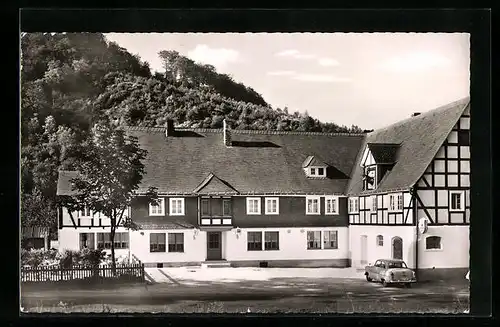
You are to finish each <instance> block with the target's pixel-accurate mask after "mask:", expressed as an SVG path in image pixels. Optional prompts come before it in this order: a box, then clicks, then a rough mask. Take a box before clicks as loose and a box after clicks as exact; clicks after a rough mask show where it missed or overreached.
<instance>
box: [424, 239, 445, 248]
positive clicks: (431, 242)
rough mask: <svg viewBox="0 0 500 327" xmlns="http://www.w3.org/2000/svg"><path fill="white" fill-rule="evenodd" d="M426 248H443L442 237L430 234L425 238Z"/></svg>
mask: <svg viewBox="0 0 500 327" xmlns="http://www.w3.org/2000/svg"><path fill="white" fill-rule="evenodd" d="M425 249H426V250H441V249H442V247H441V237H439V236H428V237H426V239H425Z"/></svg>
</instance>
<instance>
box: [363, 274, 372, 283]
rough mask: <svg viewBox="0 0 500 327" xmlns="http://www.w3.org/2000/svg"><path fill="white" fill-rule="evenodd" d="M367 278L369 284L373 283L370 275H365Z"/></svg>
mask: <svg viewBox="0 0 500 327" xmlns="http://www.w3.org/2000/svg"><path fill="white" fill-rule="evenodd" d="M365 277H366V280H367V281H369V282H371V281H372V280H373V279H372V278H371V277H370V276H369V275H368V274H365Z"/></svg>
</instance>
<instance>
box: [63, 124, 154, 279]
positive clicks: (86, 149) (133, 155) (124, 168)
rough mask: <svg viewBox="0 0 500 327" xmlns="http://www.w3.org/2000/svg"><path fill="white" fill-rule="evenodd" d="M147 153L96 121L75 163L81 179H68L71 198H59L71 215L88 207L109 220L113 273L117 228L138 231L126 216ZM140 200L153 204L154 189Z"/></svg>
mask: <svg viewBox="0 0 500 327" xmlns="http://www.w3.org/2000/svg"><path fill="white" fill-rule="evenodd" d="M146 155H147V152H146V150H143V149H141V148H140V147H139V144H138V141H137V139H136V138H135V137H132V136H128V135H126V133H125V131H124V130H123V129H121V128H119V127H116V126H114V125H113V124H112V123H111V122H110V121H109V120H108V119H106V118H103V119H101V120H100V121H98V122H97V123H96V124H95V125H94V126H93V127H92V130H91V132H90V136H89V138H88V140H87V142H85V143H84V144H83V145H82V146H81V148H80V156H81V158H82V160H81V161H80V162H79V164H78V170H77V171H78V172H79V174H80V177H77V178H74V179H72V180H71V182H72V183H73V191H74V195H72V196H66V197H62V198H61V204H62V205H64V206H65V207H66V208H68V210H69V211H70V212H75V211H79V210H83V209H84V208H88V209H89V210H91V211H92V212H100V213H102V214H103V215H104V216H106V217H108V218H109V219H110V221H111V230H110V238H111V262H112V263H111V264H112V270H113V273H115V272H116V262H115V247H114V238H115V233H116V229H117V228H118V227H119V226H124V227H126V228H129V229H133V230H136V229H138V228H139V226H137V225H136V224H134V222H133V221H132V220H131V219H130V217H128V216H125V213H126V211H127V210H128V208H129V206H130V205H131V203H132V201H133V199H134V198H135V197H136V196H137V194H136V191H137V190H138V188H139V185H140V183H141V180H142V177H143V175H144V173H145V171H144V164H143V163H142V161H143V160H144V159H145V157H146ZM141 199H143V201H147V202H152V203H156V201H157V194H156V189H154V188H150V189H149V190H148V193H147V195H146V196H145V197H141Z"/></svg>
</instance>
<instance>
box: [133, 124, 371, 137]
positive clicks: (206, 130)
mask: <svg viewBox="0 0 500 327" xmlns="http://www.w3.org/2000/svg"><path fill="white" fill-rule="evenodd" d="M125 128H126V129H128V130H130V131H145V132H149V131H151V132H162V133H163V132H164V131H165V128H166V127H163V126H125ZM175 130H176V131H181V132H185V131H193V132H201V133H222V131H223V130H222V128H185V127H175ZM231 132H232V133H233V134H261V135H262V134H268V135H318V136H365V135H366V133H345V132H339V133H333V132H302V131H275V130H251V129H231Z"/></svg>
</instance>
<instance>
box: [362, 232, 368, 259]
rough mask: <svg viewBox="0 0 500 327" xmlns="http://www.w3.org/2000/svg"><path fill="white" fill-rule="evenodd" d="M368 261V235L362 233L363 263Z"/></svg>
mask: <svg viewBox="0 0 500 327" xmlns="http://www.w3.org/2000/svg"><path fill="white" fill-rule="evenodd" d="M367 263H368V236H366V235H361V265H366V264H367Z"/></svg>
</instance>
